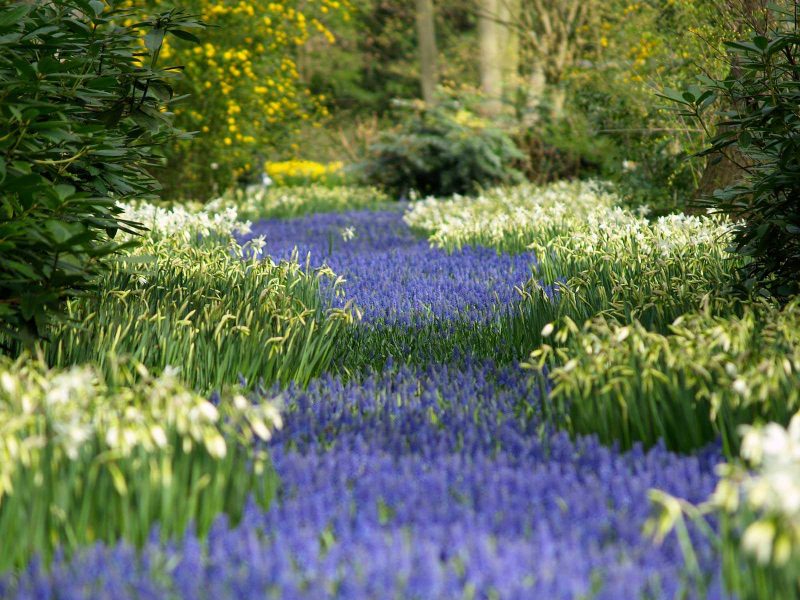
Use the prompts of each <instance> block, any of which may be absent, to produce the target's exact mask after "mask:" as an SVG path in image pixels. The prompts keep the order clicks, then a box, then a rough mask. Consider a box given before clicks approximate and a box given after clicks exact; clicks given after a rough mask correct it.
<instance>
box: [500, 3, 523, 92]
mask: <svg viewBox="0 0 800 600" xmlns="http://www.w3.org/2000/svg"><path fill="white" fill-rule="evenodd" d="M521 8H522V5H521V0H500V19H499V20H500V25H501V35H502V49H501V52H500V55H501V68H502V72H503V93H504V94H505V95H506V96H509V97H513V96H515V95H516V94H515V92H516V90H517V88H518V87H519V21H520V10H521Z"/></svg>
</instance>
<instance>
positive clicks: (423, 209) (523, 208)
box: [405, 181, 619, 250]
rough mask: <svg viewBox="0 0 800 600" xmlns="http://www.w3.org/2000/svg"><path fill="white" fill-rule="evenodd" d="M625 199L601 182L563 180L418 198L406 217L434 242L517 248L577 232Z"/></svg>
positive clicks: (453, 246) (448, 244)
mask: <svg viewBox="0 0 800 600" xmlns="http://www.w3.org/2000/svg"><path fill="white" fill-rule="evenodd" d="M618 202H619V198H618V196H617V195H616V194H614V193H613V192H610V191H608V185H607V184H603V183H601V182H596V181H572V182H566V181H561V182H557V183H554V184H551V185H549V186H546V187H535V186H532V185H523V186H518V187H511V188H497V189H493V190H489V191H487V192H485V193H484V194H481V195H479V196H477V197H475V198H466V197H462V196H458V195H456V196H453V197H452V198H449V199H442V200H440V199H436V198H426V199H424V200H420V201H418V202H414V203H413V204H412V205H411V207H410V208H409V210H408V212H407V213H406V215H405V221H406V223H408V225H409V226H411V227H412V228H414V229H418V230H422V231H424V232H426V233H428V234H429V235H430V240H431V242H432V243H433V244H435V245H437V246H440V247H443V248H448V249H452V248H460V247H462V246H465V245H470V244H482V245H487V246H496V247H501V248H503V249H509V250H517V249H519V248H521V247H524V246H526V245H527V244H530V243H531V242H533V241H542V235H543V234H544V235H545V236H546V237H548V238H549V237H553V236H555V235H557V234H559V233H567V232H571V231H573V230H574V229H575V226H576V225H578V224H580V223H584V222H585V221H586V219H587V218H588V216H589V215H590V214H593V213H598V212H601V211H605V210H610V209H613V207H614V206H615V205H616V204H617V203H618Z"/></svg>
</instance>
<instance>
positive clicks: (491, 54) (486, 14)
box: [478, 0, 503, 115]
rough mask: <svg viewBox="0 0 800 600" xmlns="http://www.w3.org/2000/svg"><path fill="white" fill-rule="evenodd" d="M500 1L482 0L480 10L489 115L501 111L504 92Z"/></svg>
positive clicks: (483, 80)
mask: <svg viewBox="0 0 800 600" xmlns="http://www.w3.org/2000/svg"><path fill="white" fill-rule="evenodd" d="M500 1H501V0H480V7H479V12H478V39H479V42H480V53H481V56H480V71H481V91H482V92H483V94H484V96H485V98H486V101H485V103H484V110H485V111H486V113H487V114H489V115H494V114H497V113H498V112H500V106H501V104H500V100H501V96H502V93H503V72H502V59H501V55H500V25H499V23H498V17H499V15H500V10H499V8H500Z"/></svg>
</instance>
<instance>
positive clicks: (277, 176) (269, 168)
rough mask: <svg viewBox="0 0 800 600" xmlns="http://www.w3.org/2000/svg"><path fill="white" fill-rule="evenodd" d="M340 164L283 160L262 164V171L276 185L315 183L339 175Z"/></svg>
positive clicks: (341, 165)
mask: <svg viewBox="0 0 800 600" xmlns="http://www.w3.org/2000/svg"><path fill="white" fill-rule="evenodd" d="M343 166H344V165H343V164H342V163H341V162H331V163H327V164H323V163H318V162H314V161H311V160H298V159H295V160H285V161H281V162H266V163H264V171H265V172H266V173H267V175H269V176H270V178H271V179H272V180H273V181H274V182H275V183H276V184H277V185H287V184H290V183H294V182H302V183H316V182H319V181H323V180H325V179H328V178H329V177H331V176H332V175H333V176H335V175H339V174H341V171H342V167H343Z"/></svg>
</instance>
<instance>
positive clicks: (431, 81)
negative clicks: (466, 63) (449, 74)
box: [417, 0, 438, 104]
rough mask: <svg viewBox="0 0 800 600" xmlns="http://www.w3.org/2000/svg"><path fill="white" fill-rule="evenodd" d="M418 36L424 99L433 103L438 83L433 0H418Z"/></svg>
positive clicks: (427, 102) (428, 102)
mask: <svg viewBox="0 0 800 600" xmlns="http://www.w3.org/2000/svg"><path fill="white" fill-rule="evenodd" d="M417 38H418V40H419V61H420V85H421V87H422V99H423V100H425V102H426V104H433V103H434V100H435V92H436V85H437V83H438V72H437V69H436V59H437V51H436V29H435V25H434V9H433V0H417Z"/></svg>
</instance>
